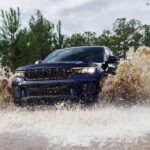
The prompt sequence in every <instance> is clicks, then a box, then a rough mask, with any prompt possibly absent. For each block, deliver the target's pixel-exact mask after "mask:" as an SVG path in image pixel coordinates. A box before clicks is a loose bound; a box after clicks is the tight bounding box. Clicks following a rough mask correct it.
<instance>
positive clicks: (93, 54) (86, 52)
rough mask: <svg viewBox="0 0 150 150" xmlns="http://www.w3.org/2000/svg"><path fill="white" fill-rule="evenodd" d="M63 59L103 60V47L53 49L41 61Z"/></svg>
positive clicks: (47, 61)
mask: <svg viewBox="0 0 150 150" xmlns="http://www.w3.org/2000/svg"><path fill="white" fill-rule="evenodd" d="M64 61H82V62H103V61H104V48H103V47H76V48H67V49H60V50H55V51H54V52H52V53H51V54H50V55H48V56H47V57H46V58H45V59H44V61H43V63H51V62H64Z"/></svg>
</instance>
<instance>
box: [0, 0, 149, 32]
mask: <svg viewBox="0 0 150 150" xmlns="http://www.w3.org/2000/svg"><path fill="white" fill-rule="evenodd" d="M0 1H1V2H0V9H6V10H7V9H8V8H9V7H13V8H16V7H20V10H21V17H22V24H23V25H24V26H27V22H28V20H29V19H30V17H31V15H34V14H35V12H36V10H37V9H40V10H41V11H42V13H43V14H44V16H45V17H46V18H47V19H48V20H50V21H53V22H57V21H58V20H62V25H63V26H62V28H63V31H64V32H65V33H68V34H71V33H75V32H84V31H94V32H97V33H101V31H103V30H109V29H111V28H112V23H113V22H114V21H115V19H117V18H120V17H126V18H128V19H132V18H134V19H138V20H140V21H141V22H142V23H148V24H150V6H147V5H146V0H0Z"/></svg>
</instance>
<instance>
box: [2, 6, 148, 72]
mask: <svg viewBox="0 0 150 150" xmlns="http://www.w3.org/2000/svg"><path fill="white" fill-rule="evenodd" d="M85 28H86V27H85ZM61 29H62V26H61V21H58V23H57V24H56V25H55V24H54V23H52V22H50V21H49V20H47V19H46V18H45V17H44V16H43V14H42V13H41V12H40V11H39V10H38V11H37V12H36V14H35V15H34V16H31V19H30V20H29V22H28V27H24V28H23V27H22V26H21V16H20V9H19V8H17V9H16V10H14V9H12V8H10V9H9V11H5V10H1V26H0V55H1V59H0V60H1V64H2V65H3V66H9V67H10V68H11V69H12V70H13V71H14V70H15V69H16V68H17V67H18V66H22V65H27V64H32V63H34V62H35V61H36V60H39V59H43V58H44V57H46V56H47V55H48V54H49V53H51V52H52V51H53V50H55V49H60V48H65V47H73V46H83V45H84V46H89V45H105V46H108V47H109V48H111V49H112V50H113V51H114V53H115V54H116V55H124V57H125V55H126V51H127V50H128V49H129V47H131V46H133V47H134V48H135V49H136V48H137V47H139V46H143V45H144V46H150V25H143V24H142V23H141V22H140V21H139V20H135V19H132V20H127V19H126V18H119V19H117V20H116V21H115V22H114V23H113V28H112V29H111V30H105V31H103V32H102V34H100V35H97V34H96V33H95V32H90V31H88V32H84V33H73V34H72V35H70V36H68V35H64V34H63V33H62V31H61Z"/></svg>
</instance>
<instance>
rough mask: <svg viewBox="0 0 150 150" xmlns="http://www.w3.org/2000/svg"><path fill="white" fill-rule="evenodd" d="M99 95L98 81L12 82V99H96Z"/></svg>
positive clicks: (84, 79) (14, 80)
mask: <svg viewBox="0 0 150 150" xmlns="http://www.w3.org/2000/svg"><path fill="white" fill-rule="evenodd" d="M98 93H99V80H96V79H95V78H88V79H86V78H83V79H82V80H77V79H76V80H74V79H67V80H44V81H23V80H18V79H16V78H14V79H13V82H12V97H13V98H26V99H37V100H38V99H57V98H58V99H64V98H66V99H72V98H79V97H80V98H85V97H88V98H89V97H96V96H97V95H98Z"/></svg>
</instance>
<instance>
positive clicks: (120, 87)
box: [102, 47, 150, 105]
mask: <svg viewBox="0 0 150 150" xmlns="http://www.w3.org/2000/svg"><path fill="white" fill-rule="evenodd" d="M102 98H103V100H104V101H103V102H105V103H109V104H110V103H111V104H114V105H120V104H135V103H143V102H144V103H145V102H148V101H149V99H150V48H147V47H143V48H139V49H137V50H136V51H135V52H134V50H133V49H130V50H129V52H128V54H127V60H122V61H121V62H120V64H119V65H118V69H117V74H116V75H115V76H108V78H107V79H106V80H105V82H104V86H103V90H102Z"/></svg>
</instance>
